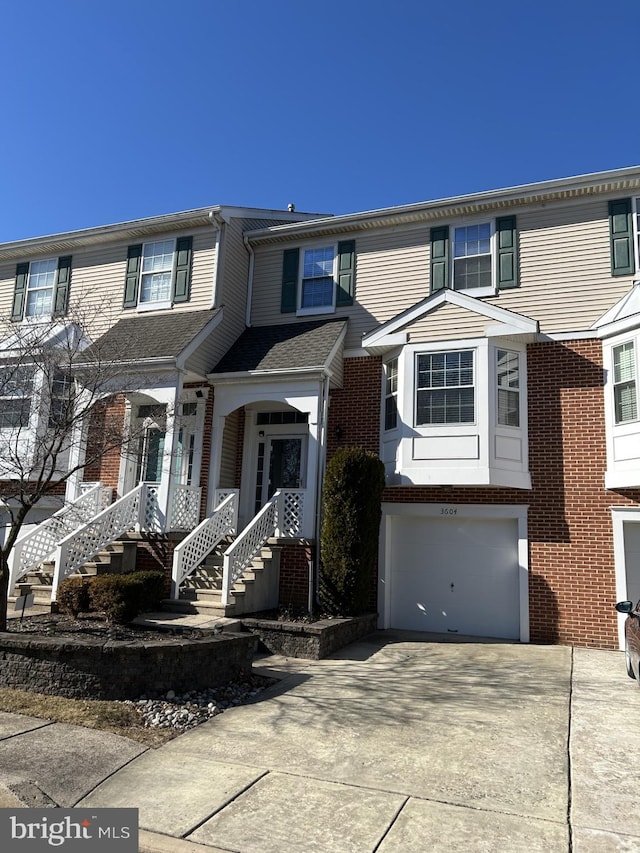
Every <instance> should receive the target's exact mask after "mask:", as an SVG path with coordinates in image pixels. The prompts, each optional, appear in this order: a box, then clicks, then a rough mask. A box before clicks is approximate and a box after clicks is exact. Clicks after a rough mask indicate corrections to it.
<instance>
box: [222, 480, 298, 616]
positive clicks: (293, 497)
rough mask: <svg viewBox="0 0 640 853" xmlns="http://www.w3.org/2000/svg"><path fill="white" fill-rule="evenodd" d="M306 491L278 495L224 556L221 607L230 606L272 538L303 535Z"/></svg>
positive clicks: (266, 505)
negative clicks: (249, 568)
mask: <svg viewBox="0 0 640 853" xmlns="http://www.w3.org/2000/svg"><path fill="white" fill-rule="evenodd" d="M304 497H305V492H304V490H303V489H299V490H293V489H287V490H284V489H283V490H282V491H277V492H276V493H275V494H274V495H273V497H272V498H271V499H270V500H269V501H268V502H267V503H266V504H265V505H264V506H263V507H262V509H261V510H260V512H259V513H258V514H257V515H256V516H255V517H254V518H253V519H252V521H250V522H249V524H248V525H247V526H246V527H245V528H244V530H243V531H242V533H240V534H239V536H238V538H237V539H236V541H235V542H234V543H233V545H231V546H230V547H229V548H227V550H226V552H225V555H224V564H223V575H222V604H223V605H227V604H229V603H230V602H229V598H230V596H231V588H232V586H233V585H234V583H236V581H238V580H240V578H241V577H242V574H243V572H244V570H245V569H246V568H247V566H249V565H250V564H251V561H252V560H253V558H254V557H255V556H256V554H258V553H259V552H260V550H261V549H262V548H263V547H264V545H265V544H266V543H267V542H268V541H269V539H271V537H272V536H277V537H281V538H290V537H295V536H298V535H299V534H300V531H301V529H302V520H303V516H304Z"/></svg>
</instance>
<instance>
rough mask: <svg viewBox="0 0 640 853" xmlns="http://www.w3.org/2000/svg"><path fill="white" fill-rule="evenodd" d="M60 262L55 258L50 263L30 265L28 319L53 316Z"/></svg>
mask: <svg viewBox="0 0 640 853" xmlns="http://www.w3.org/2000/svg"><path fill="white" fill-rule="evenodd" d="M57 269H58V262H57V261H56V259H55V258H53V259H50V260H48V261H34V262H33V263H32V264H30V265H29V281H28V284H27V305H26V309H25V314H26V315H27V317H39V316H41V315H43V314H51V305H52V303H53V289H54V287H55V283H56V271H57Z"/></svg>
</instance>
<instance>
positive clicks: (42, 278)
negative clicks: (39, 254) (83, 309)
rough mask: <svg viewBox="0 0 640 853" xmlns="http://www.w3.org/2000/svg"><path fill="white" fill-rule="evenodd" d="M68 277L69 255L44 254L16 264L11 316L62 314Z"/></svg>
mask: <svg viewBox="0 0 640 853" xmlns="http://www.w3.org/2000/svg"><path fill="white" fill-rule="evenodd" d="M70 281H71V256H70V255H67V256H65V257H62V258H46V259H43V260H39V261H31V262H30V263H20V264H18V265H17V267H16V278H15V286H14V291H13V307H12V310H11V320H12V321H13V322H14V323H15V322H20V321H21V320H22V319H23V318H25V317H28V318H33V319H36V320H37V319H38V318H47V317H51V316H52V315H53V314H64V312H65V310H66V307H67V298H68V293H69V285H70Z"/></svg>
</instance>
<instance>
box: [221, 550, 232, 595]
mask: <svg viewBox="0 0 640 853" xmlns="http://www.w3.org/2000/svg"><path fill="white" fill-rule="evenodd" d="M230 592H231V555H230V554H225V555H224V558H223V563H222V594H221V599H220V602H221V604H222V606H223V607H226V606H227V604H229V594H230Z"/></svg>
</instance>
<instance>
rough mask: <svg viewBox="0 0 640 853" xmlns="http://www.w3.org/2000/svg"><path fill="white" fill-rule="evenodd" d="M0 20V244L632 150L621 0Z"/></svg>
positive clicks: (633, 70) (623, 155)
mask: <svg viewBox="0 0 640 853" xmlns="http://www.w3.org/2000/svg"><path fill="white" fill-rule="evenodd" d="M2 24H3V27H2V29H3V39H2V51H0V80H1V81H2V104H3V118H4V121H3V124H2V128H1V131H0V179H1V182H0V188H1V190H2V193H1V196H0V198H1V203H0V242H5V241H10V240H17V239H23V238H28V237H34V236H39V235H44V234H51V233H56V232H60V231H68V230H73V229H78V228H85V227H91V226H94V225H103V224H108V223H112V222H120V221H124V220H127V219H135V218H139V217H146V216H155V215H159V214H163V213H171V212H175V211H179V210H187V209H190V208H195V207H203V206H206V205H210V204H236V205H248V206H255V207H267V208H278V209H285V208H286V206H287V204H288V203H289V202H294V203H295V205H296V208H297V210H305V211H314V212H327V213H329V212H331V213H348V212H352V211H357V210H368V209H372V208H378V207H388V206H391V205H397V204H405V203H411V202H417V201H423V200H427V199H433V198H440V197H445V196H450V195H458V194H462V193H466V192H475V191H479V190H488V189H496V188H499V187H506V186H512V185H515V184H522V183H529V182H531V181H540V180H547V179H552V178H560V177H566V176H569V175H577V174H583V173H586V172H595V171H601V170H605V169H614V168H620V167H623V166H632V165H636V164H638V163H640V150H639V149H640V111H639V110H638V108H637V103H638V92H637V87H638V84H637V77H638V75H637V55H638V52H637V50H636V49H635V48H634V47H633V43H632V41H631V42H630V41H629V40H628V39H625V38H624V36H625V35H626V34H627V33H633V32H636V31H637V30H638V25H639V24H640V4H638V2H637V0H633V2H632V0H620V2H617V3H616V4H609V5H607V4H602V3H595V2H590V0H583V2H574V0H565V2H562V0H556V2H548V0H537V2H536V3H527V4H522V3H518V2H517V0H512V2H505V1H504V0H491V1H490V2H488V3H480V2H477V0H476V2H472V0H454V2H451V3H440V2H432V0H395V2H392V3H389V2H385V3H382V2H378V0H322V2H318V3H307V2H304V0H271V2H256V0H246V2H237V0H235V1H234V2H227V3H224V2H219V0H180V2H175V3H169V2H165V0H109V2H106V3H96V2H88V0H56V2H52V0H21V2H20V3H17V2H13V3H6V4H5V5H4V7H3V14H2Z"/></svg>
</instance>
